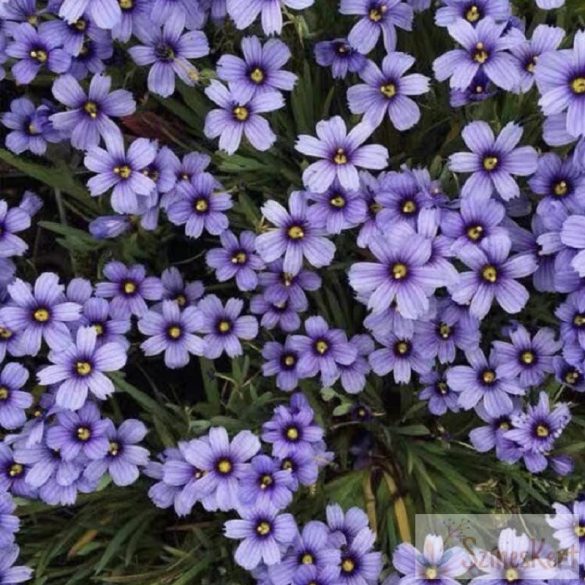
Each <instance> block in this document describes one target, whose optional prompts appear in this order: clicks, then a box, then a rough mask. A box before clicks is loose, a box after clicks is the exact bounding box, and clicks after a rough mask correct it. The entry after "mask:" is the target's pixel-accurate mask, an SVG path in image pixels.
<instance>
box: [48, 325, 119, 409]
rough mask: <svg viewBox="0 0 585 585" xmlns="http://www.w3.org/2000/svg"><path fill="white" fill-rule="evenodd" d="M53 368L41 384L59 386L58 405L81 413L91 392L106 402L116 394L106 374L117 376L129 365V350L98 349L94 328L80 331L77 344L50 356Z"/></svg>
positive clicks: (111, 345)
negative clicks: (116, 374) (114, 373)
mask: <svg viewBox="0 0 585 585" xmlns="http://www.w3.org/2000/svg"><path fill="white" fill-rule="evenodd" d="M49 360H50V361H51V362H52V363H53V364H54V365H51V366H47V367H46V368H43V369H42V370H40V371H39V373H38V379H39V382H40V384H42V385H43V386H48V385H50V384H59V389H58V390H57V396H56V400H57V405H58V406H60V407H62V408H68V409H70V410H78V409H80V408H81V407H82V406H83V405H84V404H85V402H86V401H87V395H88V392H91V393H92V394H93V395H94V396H95V397H96V398H98V399H100V400H105V399H106V398H107V397H108V396H110V395H111V394H113V392H114V384H113V383H112V381H111V380H110V379H109V378H108V377H107V376H106V375H105V374H104V372H115V371H118V370H120V369H121V368H123V367H124V365H125V364H126V349H125V347H124V346H121V345H119V344H117V343H106V344H104V345H101V346H99V347H98V346H97V332H96V330H95V328H94V327H80V328H79V329H78V330H77V337H76V341H75V343H73V342H71V344H70V345H69V346H67V347H66V348H64V349H62V350H61V351H57V350H52V351H51V352H49Z"/></svg>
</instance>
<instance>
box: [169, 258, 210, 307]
mask: <svg viewBox="0 0 585 585" xmlns="http://www.w3.org/2000/svg"><path fill="white" fill-rule="evenodd" d="M160 281H161V284H162V286H163V293H162V298H163V299H169V300H171V301H175V302H176V303H177V304H178V305H179V307H181V308H182V307H186V306H188V305H194V304H195V303H196V302H197V301H198V300H199V299H200V298H201V297H202V296H203V294H204V293H205V288H204V287H203V283H202V282H201V281H200V280H195V281H193V282H185V281H184V280H183V276H182V274H181V272H180V271H179V269H178V268H176V267H175V266H171V267H170V268H167V269H165V270H163V273H162V274H161V276H160Z"/></svg>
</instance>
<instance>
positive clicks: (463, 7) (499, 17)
mask: <svg viewBox="0 0 585 585" xmlns="http://www.w3.org/2000/svg"><path fill="white" fill-rule="evenodd" d="M486 16H487V17H489V18H491V19H493V20H494V21H495V22H507V21H508V19H509V18H510V2H509V0H443V6H441V8H439V10H437V14H436V15H435V23H436V24H437V26H449V25H450V24H453V23H455V22H457V21H458V20H459V19H460V18H464V19H465V20H467V22H470V23H471V24H473V25H475V24H477V23H478V22H479V21H480V20H481V19H482V18H485V17H486Z"/></svg>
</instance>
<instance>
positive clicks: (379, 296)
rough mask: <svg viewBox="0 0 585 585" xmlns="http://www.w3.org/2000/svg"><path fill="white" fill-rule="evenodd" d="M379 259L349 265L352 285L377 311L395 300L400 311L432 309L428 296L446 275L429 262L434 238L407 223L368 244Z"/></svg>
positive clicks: (413, 315)
mask: <svg viewBox="0 0 585 585" xmlns="http://www.w3.org/2000/svg"><path fill="white" fill-rule="evenodd" d="M369 248H370V250H371V252H372V254H373V255H374V256H375V258H376V260H377V262H357V263H355V264H353V265H352V266H351V268H350V269H349V283H350V285H351V287H352V288H353V289H354V290H355V291H356V292H357V293H358V294H359V295H363V298H364V299H367V304H368V307H369V308H370V309H372V311H373V312H374V313H382V312H384V311H385V310H386V309H388V308H389V307H390V305H391V304H392V303H393V302H396V306H397V310H398V312H399V313H400V314H401V315H402V316H403V317H405V318H407V319H417V318H419V317H421V316H422V315H424V313H426V312H427V311H428V309H429V297H430V296H431V295H432V294H433V293H434V291H435V289H436V288H438V287H440V286H442V285H443V284H444V282H443V277H442V276H441V275H440V274H438V272H437V271H436V270H435V269H433V268H432V267H430V266H428V263H429V260H430V259H431V253H432V246H431V242H430V241H429V240H428V239H426V238H424V237H423V236H421V235H419V234H414V233H412V231H410V230H409V229H407V226H406V227H405V225H404V224H397V225H396V227H395V229H394V230H393V231H392V232H390V233H388V232H386V233H385V234H384V235H380V236H377V237H374V238H372V240H371V241H370V244H369Z"/></svg>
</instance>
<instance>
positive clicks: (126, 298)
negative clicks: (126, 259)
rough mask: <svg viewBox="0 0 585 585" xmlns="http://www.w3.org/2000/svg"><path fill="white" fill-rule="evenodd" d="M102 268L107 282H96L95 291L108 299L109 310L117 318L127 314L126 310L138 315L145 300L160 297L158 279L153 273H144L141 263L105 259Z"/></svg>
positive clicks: (160, 286)
mask: <svg viewBox="0 0 585 585" xmlns="http://www.w3.org/2000/svg"><path fill="white" fill-rule="evenodd" d="M103 272H104V276H105V277H106V278H107V279H108V280H109V281H110V282H98V284H97V285H96V289H95V294H96V296H98V297H102V298H106V299H112V300H111V301H110V311H111V314H112V316H113V317H115V318H117V319H119V318H122V317H127V316H128V314H131V315H136V316H137V317H142V315H144V313H146V311H147V310H148V307H147V305H146V300H148V301H160V299H161V297H162V285H161V282H160V280H159V279H158V278H156V277H154V276H146V270H145V268H144V266H142V264H134V265H132V266H129V267H128V266H125V265H124V264H122V263H121V262H108V263H107V264H106V265H105V266H104V269H103Z"/></svg>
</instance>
